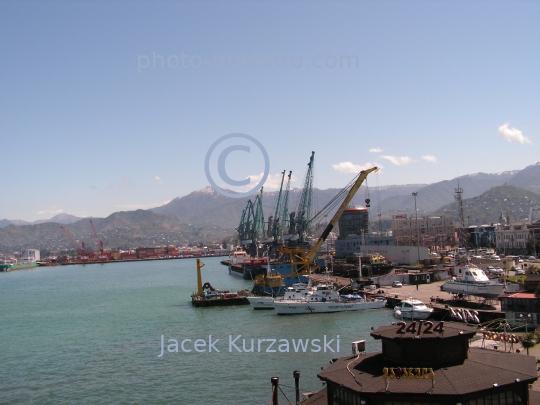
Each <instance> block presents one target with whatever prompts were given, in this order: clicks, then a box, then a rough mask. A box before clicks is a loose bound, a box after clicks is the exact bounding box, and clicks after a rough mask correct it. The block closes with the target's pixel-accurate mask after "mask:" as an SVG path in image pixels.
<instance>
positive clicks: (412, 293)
mask: <svg viewBox="0 0 540 405" xmlns="http://www.w3.org/2000/svg"><path fill="white" fill-rule="evenodd" d="M312 279H313V281H317V282H331V283H334V284H335V285H336V286H337V287H338V288H342V287H346V286H347V285H349V284H350V282H351V279H349V278H345V277H336V276H331V277H326V276H325V275H322V274H313V275H312ZM445 281H446V280H445ZM443 284H444V281H435V282H432V283H428V284H418V289H417V285H413V284H403V287H400V288H394V287H391V286H382V287H380V288H377V289H376V290H373V291H366V295H378V296H384V297H385V298H386V299H387V307H389V308H393V307H394V306H396V305H399V304H400V303H401V301H402V300H404V299H408V298H411V297H412V298H414V299H416V300H420V301H422V302H424V303H425V304H426V305H428V306H431V307H432V308H434V309H435V312H434V315H433V316H434V318H435V319H437V320H447V321H449V320H450V308H454V309H455V308H464V309H469V310H470V309H474V310H476V311H478V313H479V314H478V316H479V318H480V322H487V321H490V320H494V319H500V318H504V317H505V314H504V312H502V311H501V303H500V301H498V300H489V301H486V300H485V299H483V298H480V297H473V296H469V297H468V298H469V299H454V295H452V294H450V293H448V292H446V291H442V290H441V286H442V285H443Z"/></svg>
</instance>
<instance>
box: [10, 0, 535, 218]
mask: <svg viewBox="0 0 540 405" xmlns="http://www.w3.org/2000/svg"><path fill="white" fill-rule="evenodd" d="M539 21H540V2H538V1H530V2H526V1H503V2H501V1H448V2H445V1H436V2H432V1H395V2H394V1H386V2H385V1H350V2H321V1H319V2H304V1H297V2H289V1H282V2H281V1H277V2H274V1H267V2H262V1H261V2H247V1H221V2H218V1H197V2H195V1H193V2H191V1H183V2H154V1H152V2H150V1H148V2H144V1H140V2H135V3H132V2H68V1H62V2H60V1H59V2H47V1H36V2H32V1H13V2H9V1H2V2H0V38H1V41H0V58H1V59H0V139H1V142H2V143H1V144H2V155H1V168H2V170H1V171H0V185H1V190H2V191H1V195H2V197H1V203H0V218H8V219H25V220H36V219H45V218H50V217H52V216H53V215H55V214H57V213H59V212H66V213H70V214H73V215H78V216H107V215H109V214H111V213H113V212H115V211H120V210H131V209H136V208H149V207H153V206H158V205H162V204H163V203H164V202H166V201H169V200H171V199H173V198H175V197H178V196H183V195H186V194H189V193H190V192H192V191H194V190H197V189H201V188H204V187H206V186H207V185H209V182H208V180H207V178H206V175H205V170H204V161H205V156H206V153H207V151H208V150H209V148H210V146H211V145H212V144H213V143H214V142H215V141H216V140H217V139H219V138H220V137H222V136H224V135H226V134H229V133H244V134H248V135H251V136H252V137H254V138H255V139H257V140H258V141H259V142H260V143H261V144H262V145H263V146H264V148H265V149H266V151H267V152H268V156H269V162H270V176H269V180H270V181H269V182H267V188H268V189H271V188H272V185H274V186H275V184H277V178H278V176H277V175H278V173H279V172H281V171H282V170H285V169H286V170H292V171H293V175H294V178H295V179H296V181H295V183H293V185H295V186H298V187H299V186H301V183H302V178H303V176H304V174H305V171H306V164H307V163H308V160H309V156H310V154H311V151H315V175H316V181H315V184H316V186H317V187H319V188H329V187H342V186H344V185H345V184H346V183H348V181H349V180H351V179H352V178H353V177H354V174H353V172H354V171H358V170H359V168H360V167H364V166H366V167H367V166H369V165H374V164H376V165H378V166H381V167H382V170H381V172H380V173H379V174H378V175H371V176H370V185H375V184H376V183H377V182H378V183H379V184H380V185H389V184H410V183H432V182H436V181H441V180H445V179H451V178H454V177H456V176H457V175H462V174H468V173H474V172H487V173H494V172H501V171H506V170H515V169H522V168H524V167H526V166H528V165H530V164H533V163H534V162H536V161H538V160H540V153H539V151H540V148H539V145H540V24H539ZM227 57H229V58H230V59H227ZM232 144H239V143H238V142H236V143H235V142H232ZM222 145H223V144H222ZM251 147H252V149H251V153H247V152H245V151H234V152H232V153H231V154H230V155H229V157H228V159H227V160H226V166H225V167H226V171H227V173H228V175H229V176H230V177H231V178H233V179H236V180H240V179H243V178H246V177H247V176H249V175H251V178H252V180H253V181H254V182H255V183H256V182H257V181H258V180H257V175H259V178H260V174H261V173H262V172H263V170H264V164H263V161H264V159H263V158H262V155H261V153H259V152H257V151H256V148H254V147H253V145H251ZM212 156H213V158H212V159H211V164H210V166H211V168H212V167H217V163H216V162H217V158H216V157H215V156H214V155H212ZM216 156H217V155H216ZM229 188H230V187H229Z"/></svg>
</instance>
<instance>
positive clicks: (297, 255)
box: [278, 167, 378, 274]
mask: <svg viewBox="0 0 540 405" xmlns="http://www.w3.org/2000/svg"><path fill="white" fill-rule="evenodd" d="M376 170H378V168H377V167H372V168H371V169H367V170H362V171H361V172H360V174H359V175H358V178H357V179H356V181H355V182H354V184H353V185H352V187H351V189H350V190H349V192H348V194H347V196H346V197H345V199H344V200H343V202H342V203H341V205H340V207H339V208H338V210H337V211H336V213H335V214H334V216H333V217H332V219H331V220H330V222H329V223H328V225H327V226H326V228H325V229H324V231H323V233H322V234H321V236H320V237H319V239H318V240H317V242H315V245H313V247H312V248H311V249H310V250H307V249H304V248H300V247H291V248H289V247H284V246H280V247H278V250H279V251H280V252H281V253H282V254H284V255H285V256H287V257H288V259H289V262H290V264H291V273H294V272H295V266H297V267H296V272H297V273H298V274H309V270H310V269H309V267H310V265H311V263H312V262H313V260H314V259H315V256H316V255H317V252H318V251H319V249H320V248H321V246H322V245H323V243H324V241H325V240H326V238H327V237H328V235H329V234H330V232H332V229H333V228H334V226H335V225H336V223H337V221H338V220H339V217H341V214H343V211H345V208H347V206H348V205H349V203H350V202H351V201H352V199H353V197H354V195H355V194H356V192H357V191H358V189H359V188H360V186H361V185H362V183H363V182H364V180H365V179H366V178H367V176H368V174H370V173H372V172H374V171H376Z"/></svg>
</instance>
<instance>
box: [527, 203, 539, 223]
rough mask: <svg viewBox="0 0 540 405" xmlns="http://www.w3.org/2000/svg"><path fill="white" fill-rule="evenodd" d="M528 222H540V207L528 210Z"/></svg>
mask: <svg viewBox="0 0 540 405" xmlns="http://www.w3.org/2000/svg"><path fill="white" fill-rule="evenodd" d="M529 221H530V222H531V223H533V222H536V221H540V206H536V207H531V208H529Z"/></svg>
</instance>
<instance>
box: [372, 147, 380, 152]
mask: <svg viewBox="0 0 540 405" xmlns="http://www.w3.org/2000/svg"><path fill="white" fill-rule="evenodd" d="M369 151H370V153H381V152H382V149H381V148H378V147H377V148H371V149H370V150H369Z"/></svg>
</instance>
